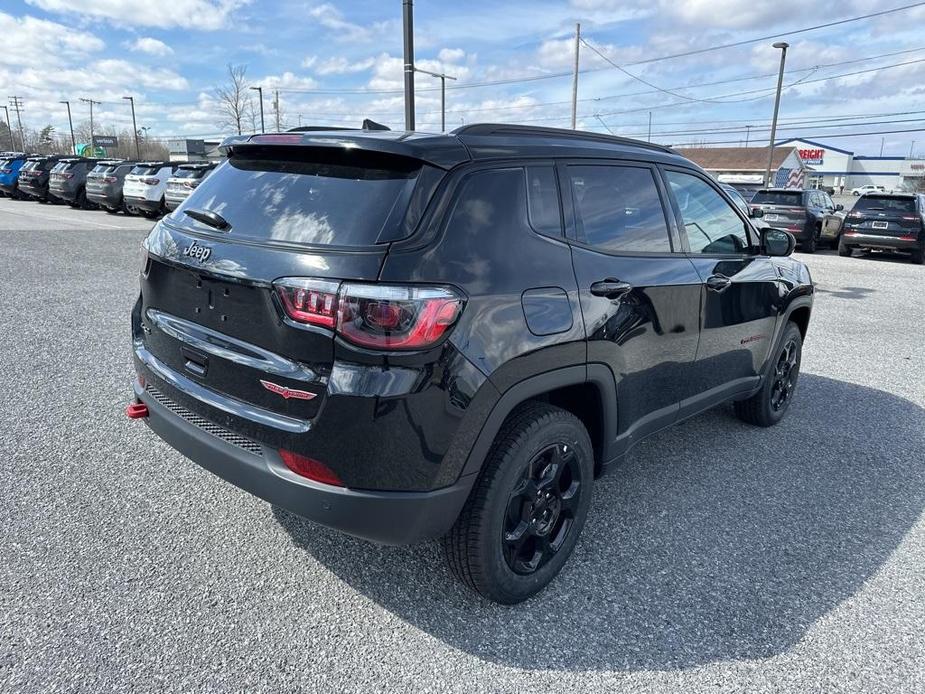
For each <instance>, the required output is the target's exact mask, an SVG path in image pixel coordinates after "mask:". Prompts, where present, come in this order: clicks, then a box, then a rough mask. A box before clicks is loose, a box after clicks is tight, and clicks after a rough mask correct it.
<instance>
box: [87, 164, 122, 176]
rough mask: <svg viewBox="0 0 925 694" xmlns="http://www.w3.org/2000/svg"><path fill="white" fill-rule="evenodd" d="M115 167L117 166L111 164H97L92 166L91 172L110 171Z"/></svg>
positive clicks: (104, 172)
mask: <svg viewBox="0 0 925 694" xmlns="http://www.w3.org/2000/svg"><path fill="white" fill-rule="evenodd" d="M117 168H118V167H117V166H115V165H113V164H97V165H96V166H94V167H93V173H98V174H107V173H112V172H113V171H115V170H116V169H117Z"/></svg>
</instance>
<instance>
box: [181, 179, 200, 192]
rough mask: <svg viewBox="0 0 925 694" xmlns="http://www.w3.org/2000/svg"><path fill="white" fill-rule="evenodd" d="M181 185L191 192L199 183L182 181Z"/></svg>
mask: <svg viewBox="0 0 925 694" xmlns="http://www.w3.org/2000/svg"><path fill="white" fill-rule="evenodd" d="M183 185H184V186H185V187H187V188H189V189H190V190H192V189H193V188H195V187H196V186H198V185H199V181H183Z"/></svg>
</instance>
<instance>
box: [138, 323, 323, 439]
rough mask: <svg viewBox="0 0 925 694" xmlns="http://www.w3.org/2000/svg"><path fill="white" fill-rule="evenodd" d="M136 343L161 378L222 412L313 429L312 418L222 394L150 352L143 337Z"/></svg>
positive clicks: (287, 427)
mask: <svg viewBox="0 0 925 694" xmlns="http://www.w3.org/2000/svg"><path fill="white" fill-rule="evenodd" d="M133 347H134V349H135V356H136V357H138V359H139V360H140V361H141V362H142V363H143V364H144V365H145V366H147V367H148V368H149V369H151V371H153V372H154V373H155V374H157V375H158V376H159V377H160V378H163V379H164V380H165V381H167V383H169V384H170V385H172V386H173V387H174V388H176V389H177V390H179V391H181V392H183V393H186V394H187V395H189V396H190V397H191V398H195V399H196V400H199V401H200V402H202V403H204V404H206V405H209V406H210V407H214V408H216V409H218V410H221V411H222V412H227V413H228V414H231V415H234V416H235V417H241V418H242V419H249V420H251V421H252V422H255V423H257V424H262V425H264V426H268V427H273V428H275V429H281V430H283V431H288V432H290V433H292V434H304V433H305V432H306V431H308V430H309V429H311V422H309V421H306V420H304V419H295V418H294V417H287V416H285V415H281V414H276V413H275V412H270V411H269V410H265V409H263V408H261V407H255V406H253V405H249V404H248V403H246V402H241V401H240V400H235V399H234V398H229V397H228V396H225V395H219V394H218V393H216V392H215V391H213V390H210V389H209V388H206V387H204V386H201V385H199V384H198V383H196V382H195V381H191V380H190V379H188V378H186V377H185V376H183V375H181V374H179V373H177V372H176V371H174V370H173V369H171V368H170V367H168V366H167V365H166V364H164V363H163V362H161V361H160V360H159V359H158V358H157V357H155V356H154V355H153V354H151V352H149V351H148V350H147V349H145V347H144V344H143V343H142V342H141V341H140V340H135V341H134V344H133Z"/></svg>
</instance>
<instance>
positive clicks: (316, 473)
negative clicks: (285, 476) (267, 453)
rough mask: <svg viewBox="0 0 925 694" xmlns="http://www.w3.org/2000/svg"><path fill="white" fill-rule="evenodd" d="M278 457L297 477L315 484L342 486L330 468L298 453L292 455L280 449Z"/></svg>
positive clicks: (290, 452)
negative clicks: (299, 476)
mask: <svg viewBox="0 0 925 694" xmlns="http://www.w3.org/2000/svg"><path fill="white" fill-rule="evenodd" d="M279 457H280V458H282V459H283V462H284V463H285V464H286V467H287V468H289V469H290V470H292V471H293V472H294V473H295V474H297V475H301V476H302V477H306V478H308V479H310V480H314V481H315V482H321V483H322V484H333V485H335V486H337V487H343V486H344V483H343V482H341V479H340V477H338V476H337V474H336V473H335V472H334V471H333V470H332V469H331V468H329V467H328V466H327V465H325V464H324V463H322V462H320V461H318V460H315V459H314V458H309V457H307V456H304V455H299V454H298V453H293V452H292V451H287V450H285V449H280V451H279Z"/></svg>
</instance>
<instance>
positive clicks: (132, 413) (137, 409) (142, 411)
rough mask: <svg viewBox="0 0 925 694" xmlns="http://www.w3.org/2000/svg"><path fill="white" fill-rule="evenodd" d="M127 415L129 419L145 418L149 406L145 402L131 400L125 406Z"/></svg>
mask: <svg viewBox="0 0 925 694" xmlns="http://www.w3.org/2000/svg"><path fill="white" fill-rule="evenodd" d="M125 416H126V417H128V418H129V419H144V418H145V417H147V416H148V406H147V405H145V404H144V403H143V402H131V403H129V404H128V406H127V407H126V408H125Z"/></svg>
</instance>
